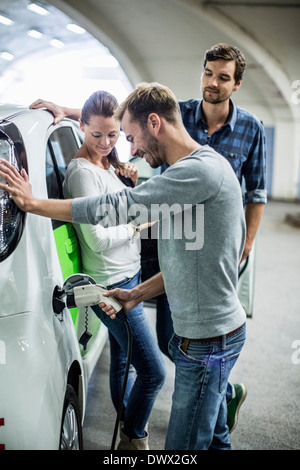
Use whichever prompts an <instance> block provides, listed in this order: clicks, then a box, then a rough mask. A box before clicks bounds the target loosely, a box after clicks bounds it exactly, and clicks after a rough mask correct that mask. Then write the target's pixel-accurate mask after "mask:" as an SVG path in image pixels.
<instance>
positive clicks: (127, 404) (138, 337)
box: [92, 273, 166, 438]
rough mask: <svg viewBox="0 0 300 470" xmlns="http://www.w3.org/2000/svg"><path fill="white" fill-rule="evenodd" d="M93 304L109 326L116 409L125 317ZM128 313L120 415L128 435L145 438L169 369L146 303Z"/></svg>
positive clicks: (125, 284)
mask: <svg viewBox="0 0 300 470" xmlns="http://www.w3.org/2000/svg"><path fill="white" fill-rule="evenodd" d="M140 279H141V278H140V273H138V274H136V275H135V276H134V277H133V278H131V279H128V278H127V279H125V280H123V281H121V282H118V283H116V284H113V285H111V286H108V287H107V289H114V288H115V287H120V288H122V289H132V288H133V287H135V286H137V285H138V284H139V283H140V282H141V281H140ZM92 308H93V310H94V312H95V313H96V315H97V316H98V317H99V318H100V320H101V321H102V322H103V324H104V325H106V326H107V328H108V330H109V338H110V352H111V364H110V391H111V397H112V401H113V404H114V407H115V408H116V410H117V409H118V406H119V401H120V395H121V391H122V387H123V381H124V372H125V366H126V359H127V345H128V333H127V329H126V326H125V324H124V322H123V321H122V320H118V319H117V318H116V319H115V320H112V319H111V318H110V317H109V316H108V315H107V314H106V313H105V312H103V311H102V310H101V308H100V307H99V306H98V305H97V306H94V307H92ZM127 317H128V322H129V324H130V327H131V330H132V356H131V368H130V373H129V375H128V382H127V387H126V393H125V397H124V402H123V416H122V418H121V419H122V420H123V421H124V432H125V434H126V435H127V436H128V437H129V438H133V437H134V438H142V437H145V436H146V432H145V426H146V423H147V421H148V418H149V416H150V413H151V411H152V408H153V405H154V402H155V399H156V397H157V394H158V392H159V390H160V389H161V388H162V386H163V384H164V381H165V377H166V370H165V364H164V360H163V357H162V355H161V352H160V350H159V347H158V344H157V341H156V338H155V336H154V334H153V332H152V329H151V326H150V324H149V323H148V320H147V318H146V316H145V312H144V310H143V305H142V304H139V305H137V306H136V307H134V308H133V309H132V310H130V311H129V312H127Z"/></svg>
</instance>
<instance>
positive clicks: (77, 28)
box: [67, 23, 86, 34]
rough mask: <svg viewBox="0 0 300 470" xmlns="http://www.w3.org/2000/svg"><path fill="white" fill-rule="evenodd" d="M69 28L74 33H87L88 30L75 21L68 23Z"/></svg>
mask: <svg viewBox="0 0 300 470" xmlns="http://www.w3.org/2000/svg"><path fill="white" fill-rule="evenodd" d="M67 29H68V30H69V31H72V32H73V33H76V34H84V33H86V30H85V29H84V28H82V27H81V26H78V24H74V23H70V24H67Z"/></svg>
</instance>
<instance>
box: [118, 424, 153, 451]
mask: <svg viewBox="0 0 300 470" xmlns="http://www.w3.org/2000/svg"><path fill="white" fill-rule="evenodd" d="M120 438H121V440H120V442H119V444H118V447H117V450H149V446H148V434H147V436H146V437H142V438H140V439H139V438H134V439H129V437H128V436H126V434H124V432H123V430H122V429H120Z"/></svg>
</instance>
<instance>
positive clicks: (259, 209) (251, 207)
mask: <svg viewBox="0 0 300 470" xmlns="http://www.w3.org/2000/svg"><path fill="white" fill-rule="evenodd" d="M264 206H265V205H264V204H263V203H259V202H252V203H249V204H246V208H245V219H246V229H247V232H246V242H245V246H244V252H243V255H242V258H241V262H242V261H243V260H244V259H246V258H247V256H248V255H249V253H250V251H251V249H252V245H253V243H254V239H255V236H256V233H257V230H258V228H259V225H260V222H261V219H262V215H263V210H264Z"/></svg>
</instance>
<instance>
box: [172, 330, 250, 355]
mask: <svg viewBox="0 0 300 470" xmlns="http://www.w3.org/2000/svg"><path fill="white" fill-rule="evenodd" d="M244 325H245V323H243V324H242V325H241V326H239V327H238V328H236V329H235V330H233V331H230V333H227V334H226V335H225V337H226V338H229V337H230V336H232V335H234V334H235V333H237V332H238V331H239V330H241V329H242V328H243V326H244ZM223 336H224V335H221V336H213V337H212V338H199V339H198V338H183V341H182V343H181V346H180V348H181V350H182V351H183V352H184V353H186V352H187V348H188V346H189V344H190V342H191V341H196V342H197V343H212V342H214V341H221V340H222V338H223Z"/></svg>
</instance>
